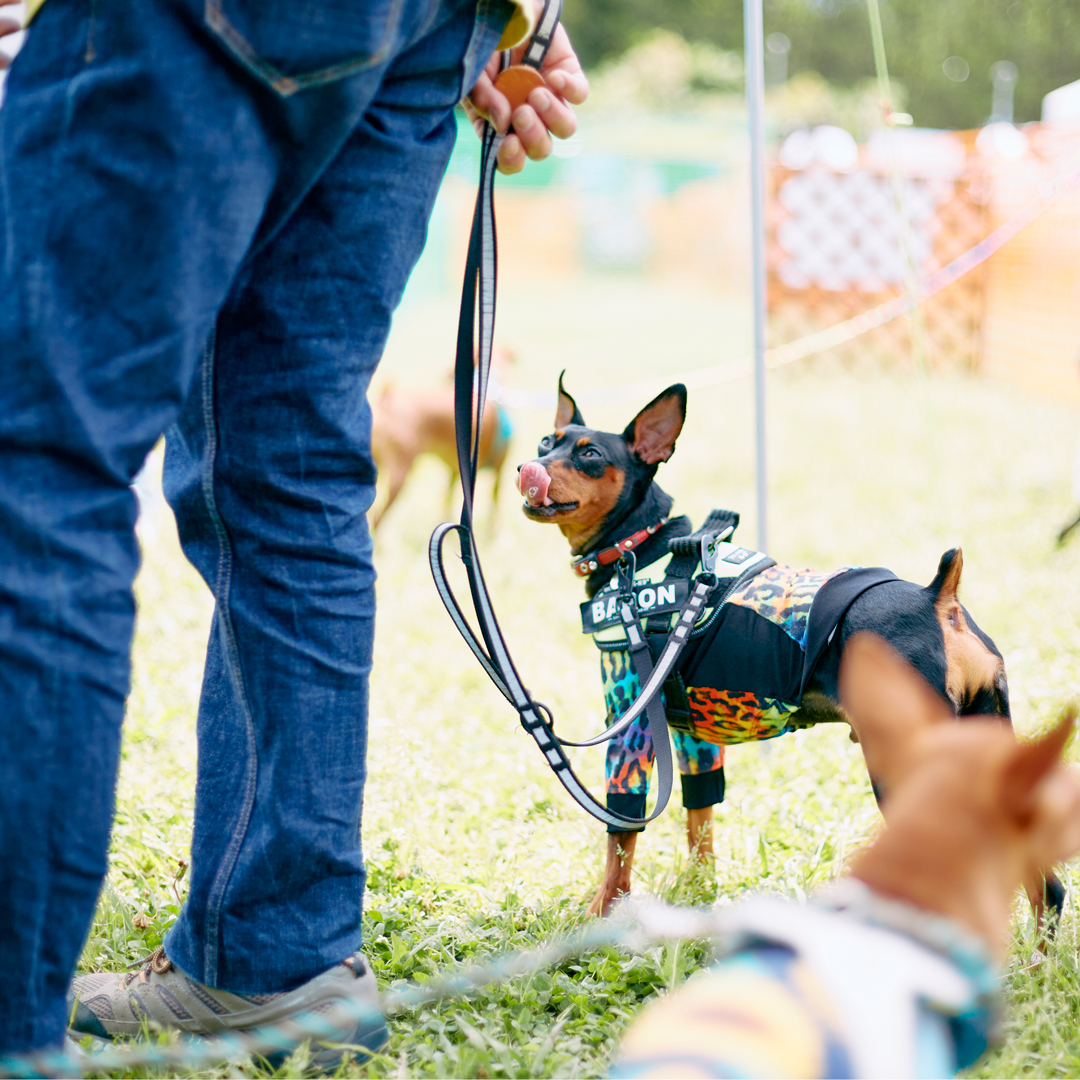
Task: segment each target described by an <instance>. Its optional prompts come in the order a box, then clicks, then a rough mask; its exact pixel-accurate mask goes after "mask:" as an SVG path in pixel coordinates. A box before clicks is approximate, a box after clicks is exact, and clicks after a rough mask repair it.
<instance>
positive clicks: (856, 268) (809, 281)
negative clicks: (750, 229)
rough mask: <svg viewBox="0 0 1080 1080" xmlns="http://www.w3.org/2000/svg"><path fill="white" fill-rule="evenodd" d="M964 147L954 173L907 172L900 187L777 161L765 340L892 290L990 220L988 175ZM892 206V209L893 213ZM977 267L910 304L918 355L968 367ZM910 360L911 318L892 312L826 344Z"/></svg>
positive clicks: (790, 334) (884, 177)
mask: <svg viewBox="0 0 1080 1080" xmlns="http://www.w3.org/2000/svg"><path fill="white" fill-rule="evenodd" d="M975 160H977V159H975V158H974V155H969V157H968V162H969V165H968V166H967V167H965V169H964V171H963V172H962V173H961V174H960V175H958V176H954V177H942V176H918V175H906V176H904V177H903V180H902V183H901V184H900V185H899V189H898V190H897V189H896V188H894V185H893V182H892V181H891V179H890V177H889V175H888V174H887V173H885V172H882V171H880V170H878V169H873V168H858V169H855V170H852V171H849V172H834V171H831V170H829V169H826V168H824V167H822V166H812V167H810V168H808V169H803V170H791V169H785V168H783V167H781V166H777V167H776V168H775V170H774V171H773V174H772V199H771V200H770V202H771V210H770V222H769V248H768V265H769V335H770V341H769V343H770V345H782V344H784V343H785V342H788V341H792V340H795V339H797V338H799V337H802V336H803V335H805V334H808V333H811V332H813V331H815V330H820V329H822V328H824V327H827V326H831V325H833V324H835V323H838V322H841V321H842V320H844V319H848V318H851V317H852V316H854V315H858V314H860V313H861V312H863V311H866V310H868V309H870V308H872V307H875V306H877V305H878V304H880V303H882V302H883V301H885V300H888V299H890V298H892V297H894V296H897V295H900V294H901V293H902V292H903V291H904V289H905V284H906V282H908V281H909V280H914V278H916V277H917V278H922V277H926V276H927V275H929V274H931V273H933V272H934V271H935V270H937V269H939V268H940V267H941V266H943V265H944V264H946V263H948V262H949V261H950V260H951V259H953V258H955V257H956V256H957V255H959V254H960V253H961V252H963V251H965V250H966V249H967V248H969V247H971V246H972V245H974V244H975V243H977V242H978V241H979V240H981V239H982V238H983V237H984V236H985V235H986V233H987V232H988V230H989V224H988V213H987V206H986V203H987V192H988V185H987V184H986V181H985V176H984V174H983V173H982V171H981V170H979V169H978V168H977V166H975V165H973V164H971V163H972V162H974V161H975ZM901 207H902V208H903V212H901ZM983 304H984V288H983V274H982V272H981V271H975V272H973V273H972V274H970V275H968V276H967V277H966V278H964V279H963V280H961V281H960V282H958V283H957V284H956V285H954V286H952V287H951V288H949V289H948V290H947V291H946V292H945V293H943V294H942V295H941V296H939V297H935V298H934V299H932V300H931V301H929V302H928V303H926V304H925V305H924V306H923V308H922V310H921V332H920V339H919V340H920V342H921V349H922V353H923V358H924V360H925V362H927V363H928V364H930V365H932V366H934V367H937V368H946V367H951V368H964V369H969V370H970V369H975V368H977V367H978V364H979V357H980V354H981V340H980V332H981V326H982V321H983ZM868 353H870V354H874V355H877V356H883V357H885V358H886V359H889V360H897V361H907V362H910V360H911V358H912V357H913V340H912V332H911V322H910V320H908V319H901V320H897V321H895V322H893V323H890V324H888V325H886V326H882V327H880V328H878V329H876V330H873V331H871V332H870V333H869V334H866V335H864V336H863V337H861V338H859V339H857V340H855V341H853V342H850V343H848V344H846V345H843V346H840V347H839V348H837V349H835V350H832V355H834V356H837V357H838V358H839V359H841V360H842V361H843V362H845V363H851V362H853V361H854V360H855V359H857V358H858V357H860V356H865V355H867V354H868Z"/></svg>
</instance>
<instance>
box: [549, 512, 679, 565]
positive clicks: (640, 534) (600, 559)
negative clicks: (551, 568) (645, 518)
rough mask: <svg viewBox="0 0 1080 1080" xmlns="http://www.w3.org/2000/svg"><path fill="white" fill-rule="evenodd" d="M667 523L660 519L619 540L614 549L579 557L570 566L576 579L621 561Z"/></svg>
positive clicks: (665, 520)
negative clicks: (617, 560)
mask: <svg viewBox="0 0 1080 1080" xmlns="http://www.w3.org/2000/svg"><path fill="white" fill-rule="evenodd" d="M667 523H668V519H667V518H666V517H662V518H661V519H660V520H659V521H658V522H657V523H656V524H655V525H650V526H649V527H648V528H646V529H638V531H637V532H636V533H632V534H631V535H630V536H628V537H627V538H626V539H625V540H620V541H619V542H618V543H617V544H616V545H615V546H614V547H609V548H604V550H603V551H590V552H589V554H588V555H579V556H578V557H577V558H576V559H574V561H573V562H572V563H571V564H570V566H571V567H572V569H573V571H574V573H575V574H577V576H578V577H588V576H589V575H590V574H591V573H592V572H593V571H594V570H599V569H600V567H601V566H610V565H611V563H613V562H615V561H616V559H621V558H622V557H623V555H624V554H625V553H626V552H628V551H630V550H632V549H633V548H636V547H639V546H640V545H641V543H642V541H644V540H647V539H648V538H649V537H650V536H652V534H653V533H654V532H656V530H657V529H659V528H660V527H661V526H662V525H666V524H667Z"/></svg>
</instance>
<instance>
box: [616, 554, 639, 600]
mask: <svg viewBox="0 0 1080 1080" xmlns="http://www.w3.org/2000/svg"><path fill="white" fill-rule="evenodd" d="M615 572H616V573H617V574H618V575H619V599H620V600H625V601H626V602H627V603H628V604H630V605H631V606H632V607H634V608H635V609H636V607H637V604H636V603H635V600H634V575H635V574H636V573H637V555H636V554H635V553H634V552H633V551H624V552H623V553H622V557H621V558H620V559H619V561H618V562H617V563H616V564H615Z"/></svg>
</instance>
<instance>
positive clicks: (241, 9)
mask: <svg viewBox="0 0 1080 1080" xmlns="http://www.w3.org/2000/svg"><path fill="white" fill-rule="evenodd" d="M403 6H404V0H365V2H363V3H360V2H358V0H293V2H292V3H281V2H275V0H206V7H205V11H204V18H205V20H206V25H207V27H208V28H209V30H210V32H211V33H212V34H213V35H214V36H215V37H216V38H217V39H218V40H219V41H220V42H221V44H222V45H223V46H224V48H225V49H226V50H227V51H228V52H229V53H230V54H231V55H232V56H233V57H234V59H236V60H237V61H238V62H239V63H240V64H241V65H242V66H243V67H244V68H245V69H246V70H247V71H249V72H250V73H251V74H252V75H254V76H255V77H256V78H257V79H259V80H260V81H261V82H263V83H265V84H266V85H267V86H268V87H270V88H271V89H272V90H274V91H276V92H277V93H278V94H280V95H281V96H282V97H288V96H289V95H291V94H295V93H296V92H297V91H299V90H306V89H308V88H309V87H313V86H322V85H324V84H326V83H330V82H335V81H336V80H338V79H343V78H346V77H347V76H349V75H354V74H356V73H357V72H360V71H364V70H366V69H367V68H373V67H377V66H378V65H380V64H382V63H384V62H385V61H386V60H387V59H388V58H389V56H390V53H391V49H392V47H393V43H394V39H395V36H396V34H397V32H398V26H399V23H400V21H401V12H402V8H403Z"/></svg>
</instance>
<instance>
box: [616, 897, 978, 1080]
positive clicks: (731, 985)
mask: <svg viewBox="0 0 1080 1080" xmlns="http://www.w3.org/2000/svg"><path fill="white" fill-rule="evenodd" d="M717 921H718V923H719V925H720V927H721V930H722V933H723V937H724V942H723V947H722V950H721V952H722V955H721V959H720V960H719V961H718V962H717V963H716V964H714V965H713V966H712V967H711V968H709V969H708V970H706V971H703V972H701V973H699V974H697V975H695V976H692V977H691V978H690V979H689V980H687V982H686V983H685V984H684V986H683V987H681V988H680V989H679V990H678V991H676V992H675V993H674V994H671V995H669V996H668V997H666V998H664V999H663V1000H661V1001H659V1002H657V1003H656V1004H655V1005H652V1006H650V1007H649V1008H647V1009H646V1010H644V1012H643V1013H642V1014H641V1015H640V1016H639V1017H638V1019H637V1020H635V1022H634V1023H633V1024H632V1025H631V1027H630V1029H629V1030H628V1031H627V1033H626V1035H625V1036H624V1039H623V1043H622V1045H621V1047H620V1049H619V1051H618V1054H617V1057H616V1062H615V1064H614V1066H613V1068H612V1069H611V1072H610V1076H612V1077H616V1078H620V1080H622V1078H630V1077H659V1076H663V1077H667V1076H685V1077H693V1076H747V1077H749V1076H758V1077H762V1076H765V1077H775V1076H803V1077H908V1076H911V1077H915V1076H917V1077H941V1076H951V1075H952V1074H953V1073H954V1072H956V1070H957V1069H961V1068H966V1067H967V1066H968V1065H970V1064H972V1063H973V1062H974V1061H975V1060H976V1059H977V1058H978V1057H979V1056H980V1055H981V1054H982V1053H983V1051H984V1050H985V1049H986V1047H987V1045H988V1041H989V1038H990V1034H991V1031H992V1028H993V1026H994V1005H995V1002H996V979H995V971H994V968H993V965H992V963H991V961H990V958H989V956H988V954H987V952H986V950H985V949H984V948H983V946H982V945H981V944H980V943H979V942H978V941H977V940H975V939H974V938H972V937H971V936H970V935H969V934H968V933H967V932H966V931H965V930H964V929H963V928H962V927H960V926H959V925H958V924H957V923H955V922H953V921H952V920H950V919H946V918H944V917H941V916H937V915H932V914H930V913H927V912H925V911H922V910H920V909H918V908H915V907H912V906H911V905H908V904H904V903H900V902H898V901H895V900H890V899H886V898H884V897H882V896H879V895H878V894H876V893H874V892H873V891H872V890H871V889H869V888H868V887H867V886H866V885H864V884H863V883H862V882H860V881H858V880H856V879H853V878H846V879H843V880H842V881H840V882H838V883H837V884H836V885H834V886H832V887H831V888H830V889H828V890H826V891H824V892H823V893H822V894H820V895H819V896H817V897H815V898H814V899H812V900H811V901H810V902H809V903H807V904H796V903H792V902H790V901H786V900H782V899H780V898H777V897H755V898H753V899H750V900H746V901H744V902H742V903H740V904H736V905H733V906H732V907H730V908H727V909H723V910H722V911H721V912H718V914H717Z"/></svg>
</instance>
